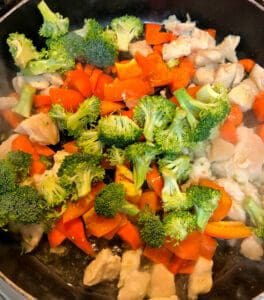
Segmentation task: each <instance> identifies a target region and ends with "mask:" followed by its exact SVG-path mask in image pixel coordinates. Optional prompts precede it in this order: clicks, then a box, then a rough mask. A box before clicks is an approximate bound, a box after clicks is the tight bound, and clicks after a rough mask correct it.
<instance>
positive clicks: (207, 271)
mask: <svg viewBox="0 0 264 300" xmlns="http://www.w3.org/2000/svg"><path fill="white" fill-rule="evenodd" d="M212 267H213V261H212V260H208V259H206V258H204V257H199V258H198V260H197V262H196V264H195V266H194V270H193V273H192V274H191V275H190V277H189V284H188V298H189V299H190V300H195V299H197V298H198V295H199V294H206V293H208V292H209V291H210V290H211V288H212V285H213V278H212Z"/></svg>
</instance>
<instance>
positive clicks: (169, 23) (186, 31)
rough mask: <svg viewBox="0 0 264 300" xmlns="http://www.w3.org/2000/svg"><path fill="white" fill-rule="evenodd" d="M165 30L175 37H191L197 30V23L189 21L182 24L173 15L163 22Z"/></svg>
mask: <svg viewBox="0 0 264 300" xmlns="http://www.w3.org/2000/svg"><path fill="white" fill-rule="evenodd" d="M163 24H164V26H165V29H166V30H167V31H170V32H172V33H173V34H175V35H190V34H191V33H192V31H193V30H194V28H195V25H196V24H195V22H191V20H189V19H187V21H186V22H181V21H180V20H178V19H177V17H176V16H175V15H171V16H169V17H168V19H167V20H165V21H163Z"/></svg>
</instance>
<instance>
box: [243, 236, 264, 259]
mask: <svg viewBox="0 0 264 300" xmlns="http://www.w3.org/2000/svg"><path fill="white" fill-rule="evenodd" d="M240 253H241V254H242V255H244V256H245V257H247V258H249V259H251V260H257V261H260V260H261V258H262V256H263V254H264V252H263V243H262V241H261V240H260V239H259V238H257V237H256V236H250V237H248V238H245V239H244V240H243V241H242V243H241V245H240Z"/></svg>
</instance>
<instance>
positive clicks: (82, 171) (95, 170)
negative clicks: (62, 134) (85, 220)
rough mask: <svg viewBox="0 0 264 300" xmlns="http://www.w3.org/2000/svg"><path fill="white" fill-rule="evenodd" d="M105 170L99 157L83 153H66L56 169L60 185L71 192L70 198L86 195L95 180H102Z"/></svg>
mask: <svg viewBox="0 0 264 300" xmlns="http://www.w3.org/2000/svg"><path fill="white" fill-rule="evenodd" d="M104 174H105V171H104V169H103V168H102V167H101V166H100V157H99V156H96V155H89V154H85V153H75V154H72V155H68V156H66V157H65V158H64V160H63V161H62V164H61V166H60V168H59V170H58V176H59V177H60V178H61V184H62V186H63V187H64V188H65V189H66V190H67V191H68V192H69V193H71V194H72V199H78V198H80V197H83V196H86V195H87V194H88V193H90V191H91V185H92V183H93V182H95V181H100V180H103V178H104Z"/></svg>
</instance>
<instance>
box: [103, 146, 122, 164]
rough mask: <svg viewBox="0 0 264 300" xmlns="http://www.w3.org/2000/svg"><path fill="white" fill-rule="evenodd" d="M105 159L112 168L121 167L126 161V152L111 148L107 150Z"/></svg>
mask: <svg viewBox="0 0 264 300" xmlns="http://www.w3.org/2000/svg"><path fill="white" fill-rule="evenodd" d="M106 158H107V160H108V161H109V162H110V165H111V166H113V167H115V166H118V165H123V164H124V162H125V160H126V151H125V150H123V149H120V148H116V147H115V146H113V147H111V148H109V149H107V153H106Z"/></svg>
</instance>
